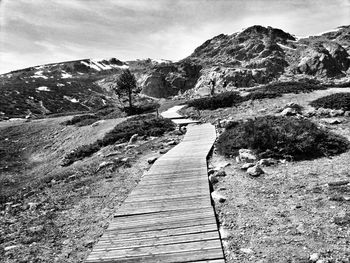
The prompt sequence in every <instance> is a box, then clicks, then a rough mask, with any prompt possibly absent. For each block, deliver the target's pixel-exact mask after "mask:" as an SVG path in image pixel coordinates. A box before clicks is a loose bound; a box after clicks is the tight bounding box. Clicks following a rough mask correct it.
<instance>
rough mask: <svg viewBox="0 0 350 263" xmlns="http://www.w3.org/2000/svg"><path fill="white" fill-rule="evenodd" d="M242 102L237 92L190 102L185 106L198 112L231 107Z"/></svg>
mask: <svg viewBox="0 0 350 263" xmlns="http://www.w3.org/2000/svg"><path fill="white" fill-rule="evenodd" d="M242 101H243V98H242V97H241V96H240V95H239V93H238V92H235V91H230V92H223V93H220V94H218V95H215V96H212V97H205V98H199V99H194V100H190V101H189V102H188V103H187V104H188V106H189V107H194V108H196V109H198V110H215V109H218V108H225V107H232V106H234V105H237V104H238V103H241V102H242Z"/></svg>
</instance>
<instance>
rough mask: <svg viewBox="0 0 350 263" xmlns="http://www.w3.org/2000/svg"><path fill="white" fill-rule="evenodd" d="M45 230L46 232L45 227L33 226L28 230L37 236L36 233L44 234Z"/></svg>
mask: <svg viewBox="0 0 350 263" xmlns="http://www.w3.org/2000/svg"><path fill="white" fill-rule="evenodd" d="M43 230H44V227H43V226H33V227H30V228H28V231H29V232H30V233H33V234H35V233H40V232H42V231H43Z"/></svg>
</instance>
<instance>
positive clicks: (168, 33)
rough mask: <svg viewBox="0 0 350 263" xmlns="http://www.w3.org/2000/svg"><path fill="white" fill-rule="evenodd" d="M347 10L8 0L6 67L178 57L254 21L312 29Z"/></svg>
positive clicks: (228, 1)
mask: <svg viewBox="0 0 350 263" xmlns="http://www.w3.org/2000/svg"><path fill="white" fill-rule="evenodd" d="M348 14H349V1H347V0H334V1H327V0H309V1H304V0H284V1H282V0H234V1H233V0H177V1H174V0H50V1H47V0H35V1H32V0H3V1H1V2H0V23H1V32H0V34H1V37H0V52H1V57H0V60H1V63H0V72H6V71H9V70H14V69H18V68H23V67H28V66H32V65H37V64H42V63H48V62H57V61H64V60H66V59H69V60H70V59H80V58H89V57H107V58H108V57H112V56H114V57H117V58H119V59H123V60H127V59H136V58H145V57H153V58H164V59H176V60H177V59H181V58H184V57H186V56H188V55H189V54H190V53H192V51H193V50H194V48H196V47H197V46H198V45H200V44H201V43H203V42H204V41H205V40H207V39H209V38H211V37H213V36H215V35H218V34H220V33H226V34H230V33H233V32H236V31H238V30H240V29H241V28H243V27H248V26H251V25H253V24H262V25H271V26H274V27H279V28H281V29H283V30H285V31H287V32H290V33H292V34H296V35H310V34H316V33H319V32H322V31H325V30H328V29H332V28H334V27H336V26H339V25H343V24H347V23H349V20H348ZM11 59H12V60H13V61H10V60H11ZM54 60H55V61H54Z"/></svg>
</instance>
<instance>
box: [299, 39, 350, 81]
mask: <svg viewBox="0 0 350 263" xmlns="http://www.w3.org/2000/svg"><path fill="white" fill-rule="evenodd" d="M349 65H350V60H349V54H348V53H347V52H346V50H345V49H344V48H343V47H342V46H340V45H339V44H337V43H330V42H326V43H318V44H314V45H313V46H311V47H309V48H307V49H305V50H304V51H303V52H302V54H301V59H300V62H299V64H298V66H297V70H298V72H299V73H304V74H308V75H314V76H319V77H337V76H343V75H344V71H346V70H347V69H348V68H349Z"/></svg>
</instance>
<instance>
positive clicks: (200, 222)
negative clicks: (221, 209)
mask: <svg viewBox="0 0 350 263" xmlns="http://www.w3.org/2000/svg"><path fill="white" fill-rule="evenodd" d="M210 224H216V220H215V219H214V218H213V217H212V216H206V217H203V218H200V219H198V218H195V219H188V220H182V221H177V222H165V223H158V224H153V225H148V226H140V227H137V226H135V227H133V228H122V227H120V226H118V225H117V226H116V227H114V225H112V224H111V225H110V226H109V228H108V230H118V231H119V233H121V234H123V233H131V232H134V233H136V232H147V231H153V230H163V229H172V228H183V227H188V226H197V225H210Z"/></svg>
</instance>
